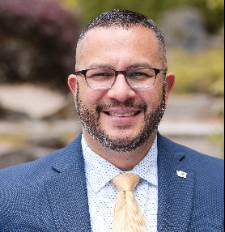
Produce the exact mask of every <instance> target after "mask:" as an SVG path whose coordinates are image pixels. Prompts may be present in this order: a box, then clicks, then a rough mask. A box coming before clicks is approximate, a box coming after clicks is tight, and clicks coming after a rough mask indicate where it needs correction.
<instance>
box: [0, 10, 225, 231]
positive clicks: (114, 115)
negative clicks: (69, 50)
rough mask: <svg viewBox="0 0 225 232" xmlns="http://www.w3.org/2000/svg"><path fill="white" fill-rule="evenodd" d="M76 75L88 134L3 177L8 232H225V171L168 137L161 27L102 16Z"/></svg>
mask: <svg viewBox="0 0 225 232" xmlns="http://www.w3.org/2000/svg"><path fill="white" fill-rule="evenodd" d="M75 69H76V71H75V73H74V74H71V75H70V76H69V78H68V85H69V87H70V90H71V92H72V94H73V96H74V101H75V106H76V109H77V112H78V114H79V117H80V120H81V122H82V134H81V135H80V136H79V137H78V138H77V139H76V140H75V141H74V142H73V143H72V144H70V145H68V146H67V147H66V148H64V149H62V150H59V151H56V152H54V153H53V154H50V155H49V156H47V157H46V158H43V159H40V160H38V161H34V162H32V163H29V164H25V165H20V166H17V167H13V168H9V169H6V170H2V171H1V172H0V186H1V188H0V231H1V232H3V231H4V232H8V231H9V232H18V231H21V232H22V231H23V232H24V231H33V232H34V231H35V232H36V231H54V232H55V231H75V232H77V231H79V232H106V231H107V232H108V231H113V232H156V231H159V232H184V231H189V232H194V231H198V232H199V231H204V232H219V231H220V232H221V231H223V221H224V216H223V214H224V213H223V162H222V161H220V160H216V159H214V158H210V157H208V156H205V155H202V154H200V153H198V152H196V151H193V150H191V149H189V148H187V147H184V146H181V145H178V144H176V143H174V142H172V141H170V140H168V139H166V138H164V137H163V136H161V135H160V134H158V125H159V123H160V121H161V119H162V117H163V114H164V111H165V109H166V103H167V99H168V96H169V93H170V92H171V90H172V87H173V84H174V79H175V77H174V75H172V74H168V72H167V60H166V48H165V41H164V37H163V35H162V33H161V31H160V29H159V28H158V27H157V26H156V24H155V23H154V22H153V21H152V20H150V19H148V18H146V17H145V16H143V15H141V14H138V13H134V12H130V11H127V10H112V11H110V12H107V13H103V14H101V15H100V16H99V17H97V18H96V19H94V20H93V21H92V22H91V23H90V24H89V25H88V26H87V27H86V28H85V29H84V30H83V32H82V34H81V35H80V38H79V41H78V44H77V52H76V68H75Z"/></svg>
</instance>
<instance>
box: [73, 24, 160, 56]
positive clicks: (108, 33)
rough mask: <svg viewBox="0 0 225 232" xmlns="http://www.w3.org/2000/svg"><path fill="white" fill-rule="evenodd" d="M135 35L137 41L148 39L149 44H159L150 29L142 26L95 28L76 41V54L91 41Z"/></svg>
mask: <svg viewBox="0 0 225 232" xmlns="http://www.w3.org/2000/svg"><path fill="white" fill-rule="evenodd" d="M132 35H135V36H136V37H137V39H138V38H139V39H142V38H143V37H145V38H146V37H147V38H149V40H151V42H155V43H156V44H159V40H158V39H157V36H156V34H155V32H154V31H153V30H151V29H150V28H147V27H144V26H142V25H132V26H130V27H122V26H110V27H95V28H93V29H91V30H89V31H87V32H86V33H85V34H84V36H83V37H82V38H81V39H80V40H79V41H78V44H77V52H78V51H79V52H80V51H81V50H82V48H84V47H85V46H86V45H88V44H89V43H93V41H97V40H98V41H99V40H101V41H104V39H106V41H107V42H108V41H109V40H110V41H112V40H114V39H115V38H117V39H124V38H125V37H128V39H129V36H132Z"/></svg>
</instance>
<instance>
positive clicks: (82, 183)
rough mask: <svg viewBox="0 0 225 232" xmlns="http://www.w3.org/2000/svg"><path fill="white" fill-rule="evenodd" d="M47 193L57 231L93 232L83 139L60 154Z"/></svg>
mask: <svg viewBox="0 0 225 232" xmlns="http://www.w3.org/2000/svg"><path fill="white" fill-rule="evenodd" d="M53 170H54V171H55V175H54V177H53V178H51V179H49V181H48V182H47V183H46V190H47V194H48V197H49V202H50V205H51V209H52V214H53V217H54V221H55V224H56V227H57V231H65V232H66V231H68V232H71V231H79V232H91V225H90V214H89V206H88V197H87V187H86V177H85V170H84V161H83V156H82V150H81V136H79V137H78V139H77V140H75V142H73V143H72V144H71V145H69V146H68V147H66V148H65V149H63V150H61V151H60V152H59V155H58V157H57V160H56V162H55V164H54V166H53Z"/></svg>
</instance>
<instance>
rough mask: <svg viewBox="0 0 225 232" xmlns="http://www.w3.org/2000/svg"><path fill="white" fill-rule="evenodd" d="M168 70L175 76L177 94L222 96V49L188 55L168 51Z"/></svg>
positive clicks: (176, 51) (182, 52)
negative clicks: (195, 93) (193, 93)
mask: <svg viewBox="0 0 225 232" xmlns="http://www.w3.org/2000/svg"><path fill="white" fill-rule="evenodd" d="M168 53H169V56H168V57H169V69H170V70H171V71H172V72H174V73H175V74H176V77H177V83H176V85H175V91H176V92H177V93H192V92H197V93H207V94H211V95H216V96H218V95H219V96H223V95H224V49H223V48H221V49H209V50H206V51H201V52H196V53H188V52H185V51H180V50H170V51H169V52H168Z"/></svg>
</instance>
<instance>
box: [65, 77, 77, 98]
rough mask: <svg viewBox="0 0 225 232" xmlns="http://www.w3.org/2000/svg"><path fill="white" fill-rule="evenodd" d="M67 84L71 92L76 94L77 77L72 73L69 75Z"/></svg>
mask: <svg viewBox="0 0 225 232" xmlns="http://www.w3.org/2000/svg"><path fill="white" fill-rule="evenodd" d="M67 84H68V86H69V88H70V91H71V93H72V94H73V95H74V96H76V93H77V77H76V75H74V74H71V75H69V77H68V81H67Z"/></svg>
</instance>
